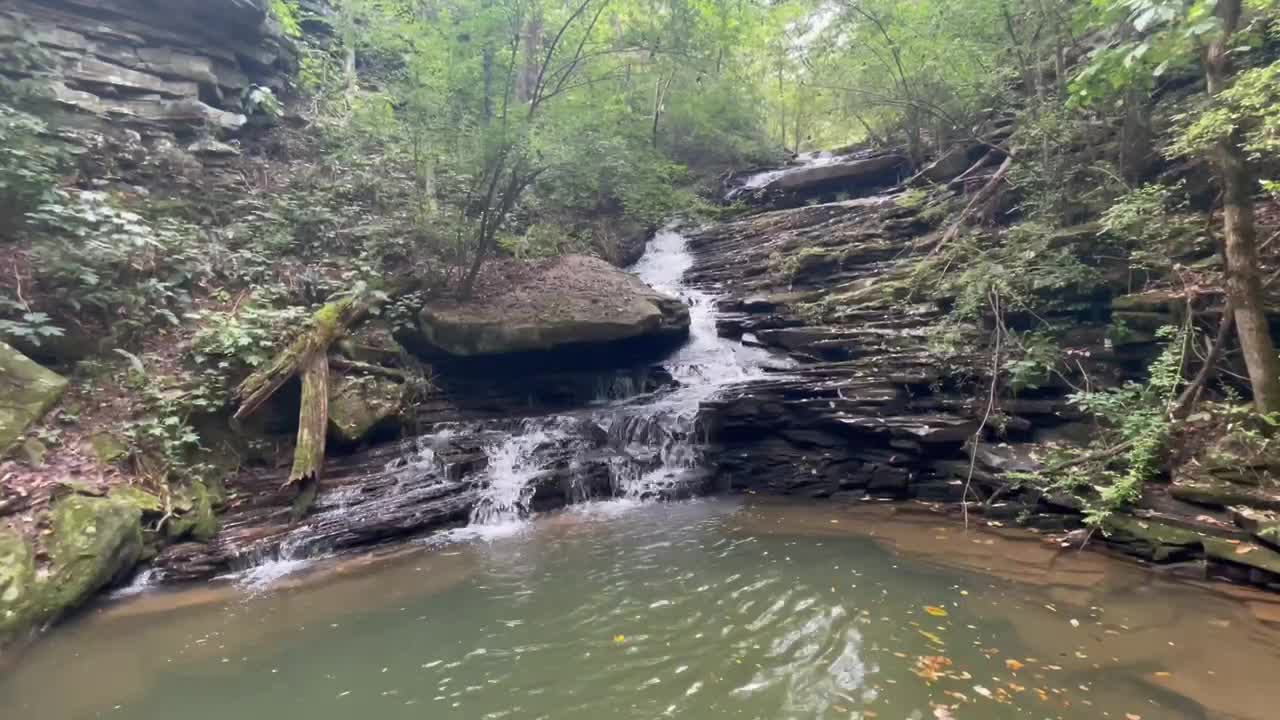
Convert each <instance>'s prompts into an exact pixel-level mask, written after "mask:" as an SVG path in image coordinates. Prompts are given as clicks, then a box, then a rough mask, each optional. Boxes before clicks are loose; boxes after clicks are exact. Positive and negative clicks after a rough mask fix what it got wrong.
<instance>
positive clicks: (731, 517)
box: [0, 499, 1280, 720]
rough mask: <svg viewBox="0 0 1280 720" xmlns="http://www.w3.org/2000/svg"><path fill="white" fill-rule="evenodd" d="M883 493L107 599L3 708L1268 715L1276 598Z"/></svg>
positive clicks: (578, 515) (722, 507)
mask: <svg viewBox="0 0 1280 720" xmlns="http://www.w3.org/2000/svg"><path fill="white" fill-rule="evenodd" d="M1229 592H1230V593H1234V594H1233V595H1232V594H1224V593H1223V591H1221V590H1217V589H1208V588H1204V587H1197V586H1194V585H1189V584H1186V583H1175V582H1172V581H1168V580H1163V579H1160V578H1158V577H1155V576H1153V574H1152V573H1150V572H1149V571H1146V570H1143V569H1141V568H1137V567H1134V566H1130V565H1128V564H1125V563H1122V562H1117V561H1113V560H1109V559H1107V558H1105V557H1103V556H1101V555H1098V554H1095V553H1081V552H1077V551H1075V550H1063V549H1060V548H1057V547H1054V546H1050V545H1047V544H1045V543H1044V542H1042V541H1040V540H1039V539H1037V538H1034V537H1028V536H1025V535H1021V534H1016V533H1011V532H1008V531H1003V530H998V529H997V530H992V529H982V530H979V529H977V528H971V529H969V530H968V531H966V530H965V529H964V528H962V527H960V526H958V525H956V524H954V523H952V522H950V521H947V520H944V519H942V518H940V517H936V516H931V515H927V514H919V513H910V512H898V511H895V510H893V509H890V508H888V507H886V506H879V505H875V506H839V505H834V504H824V505H816V504H793V503H782V502H763V501H755V500H750V499H749V500H746V501H736V500H700V501H693V502H685V503H668V504H639V503H635V502H614V503H603V504H594V505H585V506H581V507H578V508H572V509H570V510H567V511H564V512H561V513H557V514H553V515H549V516H546V517H542V518H539V519H537V520H535V521H534V522H531V523H529V524H528V525H527V526H526V527H525V528H524V529H523V530H522V531H521V532H519V533H516V534H513V535H511V536H508V537H502V538H498V539H493V540H487V541H465V542H459V541H454V542H450V543H445V544H439V543H437V544H435V545H432V544H423V545H419V546H415V547H412V548H407V549H401V550H398V551H396V552H393V553H384V554H382V555H371V556H366V557H361V558H355V559H346V560H342V561H331V562H328V563H318V564H316V565H315V566H313V567H312V568H311V572H310V573H307V572H304V573H301V574H297V575H294V576H290V577H289V578H287V579H285V580H283V581H281V582H280V583H279V584H276V585H274V586H270V587H267V588H265V589H263V588H261V587H260V586H255V587H254V588H252V589H251V588H248V587H246V586H245V585H244V584H235V583H225V584H221V585H210V586H201V587H199V588H194V589H189V590H184V591H181V592H176V593H151V594H143V595H140V596H136V597H133V598H129V599H125V600H119V601H116V602H113V603H109V604H106V605H104V606H102V607H99V608H97V609H95V610H93V611H91V612H89V613H87V614H85V615H83V616H82V617H80V618H78V619H77V620H75V621H73V622H70V623H67V624H65V625H63V626H61V627H59V628H58V629H56V630H55V631H54V632H52V633H50V634H49V635H48V636H47V637H46V638H44V639H43V640H42V641H41V642H40V643H38V644H37V645H36V646H35V647H33V648H32V649H30V650H29V651H28V652H27V653H26V654H25V656H24V657H22V658H21V660H20V661H19V662H18V663H17V664H16V665H15V666H14V667H12V668H10V669H9V670H7V671H6V672H5V674H4V675H3V676H0V708H4V711H5V712H4V717H13V718H33V719H34V718H38V719H39V720H81V719H86V718H99V717H103V718H114V717H119V718H130V719H131V720H153V719H155V720H159V719H161V718H163V719H165V720H168V719H170V718H174V717H180V718H183V720H205V719H206V718H207V719H210V720H212V719H213V718H218V719H219V720H225V718H293V717H298V718H303V717H305V718H308V719H309V720H325V719H328V718H334V719H337V718H342V719H343V720H350V718H367V719H369V720H373V719H375V718H376V719H379V720H383V719H385V720H398V719H400V718H405V719H407V718H414V719H419V718H467V719H470V720H479V719H485V718H580V719H583V720H588V719H590V720H599V719H600V718H644V719H646V720H652V719H654V718H664V717H674V718H729V717H732V718H760V719H762V720H764V719H770V720H773V719H783V718H877V717H878V718H886V719H887V718H894V719H895V720H896V719H899V718H922V719H924V720H947V719H948V718H974V719H977V718H982V719H999V718H1035V719H1037V720H1039V719H1040V718H1063V719H1074V718H1081V719H1083V718H1107V717H1110V718H1119V719H1131V718H1134V717H1138V718H1145V719H1147V720H1150V719H1153V718H1248V719H1257V720H1263V719H1264V718H1274V717H1276V714H1275V712H1274V710H1275V708H1276V707H1277V706H1280V687H1278V686H1277V683H1275V678H1276V677H1278V676H1280V633H1278V632H1277V631H1276V630H1275V629H1274V627H1273V626H1272V625H1269V624H1267V622H1265V620H1266V619H1267V618H1268V617H1272V616H1274V615H1276V614H1277V613H1276V609H1277V605H1276V604H1275V603H1274V600H1273V599H1272V598H1270V597H1268V596H1266V595H1262V594H1254V593H1251V592H1247V591H1243V590H1231V591H1229Z"/></svg>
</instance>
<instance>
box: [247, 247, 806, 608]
mask: <svg viewBox="0 0 1280 720" xmlns="http://www.w3.org/2000/svg"><path fill="white" fill-rule="evenodd" d="M692 264H693V258H692V257H691V255H690V254H689V252H688V250H687V248H686V242H685V238H684V236H683V235H681V234H680V232H679V231H678V230H676V229H675V228H667V229H664V230H662V231H660V232H659V233H657V235H656V236H655V237H654V239H653V240H652V241H651V242H650V244H649V247H648V249H647V251H646V253H645V255H644V256H643V257H642V258H641V260H640V261H639V262H638V263H637V264H636V265H635V266H634V267H633V268H632V272H634V273H635V274H636V275H637V276H638V277H639V278H640V279H642V280H643V281H645V282H646V283H648V284H649V285H651V286H652V287H654V288H655V289H657V290H659V291H661V292H664V293H667V294H669V295H674V296H678V297H680V298H681V299H683V300H684V301H685V302H686V303H687V304H688V306H689V308H690V331H689V339H688V341H687V342H686V343H685V344H684V345H683V346H682V347H681V348H680V349H678V350H677V351H676V352H675V353H674V354H672V355H671V356H670V357H669V358H668V359H667V360H666V361H665V362H664V363H663V371H664V372H662V373H649V372H648V369H646V370H645V371H644V372H641V371H639V370H637V369H634V368H633V369H630V370H626V371H620V372H617V373H614V374H611V375H602V376H601V377H600V378H599V379H598V381H597V385H596V387H595V393H594V394H595V400H594V401H592V402H589V403H588V404H586V405H585V406H584V407H582V408H581V409H578V410H574V411H570V412H562V413H555V414H546V415H539V416H534V417H528V418H524V419H519V420H513V419H511V418H501V419H490V420H476V421H457V422H454V423H450V424H448V425H442V426H437V427H436V429H435V431H434V432H433V433H431V434H429V435H424V436H420V437H418V438H415V439H412V440H406V441H404V442H402V443H401V444H400V445H399V446H398V447H395V448H387V451H388V452H387V454H386V456H385V457H386V458H387V460H386V461H385V464H384V465H383V466H382V467H380V468H379V467H376V466H373V465H369V464H368V463H369V459H361V460H358V461H357V462H356V465H357V469H356V470H355V472H360V473H364V474H366V476H367V477H373V478H377V479H378V480H377V482H376V483H375V484H376V486H377V488H378V489H377V490H376V491H374V492H372V493H371V492H369V490H370V483H369V482H368V480H367V479H366V480H365V481H362V482H361V483H359V484H355V485H349V486H346V487H339V488H332V489H328V490H326V491H325V492H323V493H321V494H320V496H319V497H318V498H317V499H316V503H315V505H314V506H313V508H312V512H311V513H310V514H309V515H308V517H307V519H306V521H305V522H303V523H301V524H296V525H294V524H291V525H288V526H287V527H286V528H285V529H284V530H283V531H282V532H281V534H279V535H274V536H270V537H268V538H267V539H265V540H263V541H261V542H253V543H252V544H251V545H250V549H249V550H248V551H246V552H244V553H242V555H240V556H239V557H237V558H236V560H235V565H236V566H238V567H239V568H240V571H239V572H238V573H237V575H238V576H239V577H240V578H241V581H242V582H243V583H244V584H246V585H248V586H250V587H251V588H260V587H267V586H270V585H272V584H273V583H274V582H275V581H276V580H277V579H279V578H280V577H282V576H285V575H289V574H292V573H294V572H296V571H297V570H299V569H301V568H303V567H306V566H307V565H308V564H309V563H310V562H311V561H312V560H313V559H314V558H316V557H317V556H321V555H324V554H327V553H329V552H332V551H334V550H340V549H342V548H344V547H347V546H350V545H352V544H360V543H361V542H365V541H367V540H363V541H362V540H359V539H356V538H353V537H352V536H351V535H350V533H349V529H350V528H349V526H350V525H351V523H350V522H348V520H349V519H350V518H351V517H353V516H359V517H363V518H368V517H375V518H381V517H384V515H387V514H388V512H389V511H390V512H389V515H390V516H393V517H400V518H401V519H402V520H404V521H405V522H406V523H407V524H406V526H405V527H404V528H403V529H404V530H409V529H412V528H413V527H414V526H415V523H416V522H417V520H416V519H415V518H416V517H417V516H416V515H415V514H414V512H404V511H405V510H407V509H411V508H418V509H421V508H423V507H432V508H435V510H433V512H440V513H442V514H441V518H442V519H443V518H445V517H447V516H448V512H449V509H448V508H447V507H446V508H445V509H444V510H441V509H440V507H441V506H440V505H439V503H440V502H441V498H442V497H451V498H456V502H457V507H458V508H459V512H463V513H468V514H467V515H466V517H467V519H468V525H467V527H466V528H465V529H459V530H457V531H455V532H453V533H451V535H450V537H480V538H497V537H502V536H504V535H507V534H510V533H512V532H514V531H517V530H519V529H521V528H524V527H526V523H525V520H526V519H527V518H528V516H529V515H530V514H531V513H532V512H533V509H534V507H535V505H537V503H538V501H539V497H540V492H543V491H546V493H547V496H548V497H549V498H551V499H552V503H551V504H553V505H554V504H557V503H562V502H564V501H565V500H566V499H567V500H568V501H570V502H577V501H582V500H586V499H590V498H600V497H606V496H610V495H612V496H613V497H616V498H624V499H631V500H644V499H650V498H668V497H676V496H679V495H682V494H686V493H688V492H690V491H691V490H692V489H693V486H694V483H695V482H696V481H697V480H698V479H699V478H700V477H701V475H700V474H699V473H698V468H699V466H700V460H701V446H702V443H701V442H700V437H699V429H700V428H699V412H700V409H701V407H702V405H703V404H704V403H705V402H707V401H708V400H711V399H713V398H715V397H716V396H717V394H719V393H721V392H723V391H724V390H725V389H726V388H728V387H730V386H733V385H735V384H740V383H744V382H748V381H751V380H753V379H757V378H762V377H764V375H765V373H766V371H767V370H768V369H770V368H771V367H772V368H777V367H778V366H779V363H780V360H779V359H778V358H776V357H774V356H772V355H770V354H769V353H768V352H767V351H764V350H761V349H757V348H751V347H747V346H744V345H742V344H741V343H739V342H736V341H733V340H728V339H725V338H721V337H720V336H719V335H718V334H717V332H716V319H717V311H716V298H715V296H714V295H712V294H711V293H708V292H706V291H705V290H703V289H699V288H693V287H689V286H686V285H685V284H684V280H683V278H684V274H685V272H686V271H687V270H688V269H689V268H690V267H691V266H692ZM649 376H666V377H665V378H664V380H669V381H670V382H669V383H668V384H667V385H666V386H665V387H662V388H661V389H657V390H655V389H654V385H653V384H652V383H651V382H649V381H648V377H649ZM393 453H394V454H393ZM375 457H376V456H375ZM366 468H367V469H366ZM331 469H336V470H337V471H338V472H340V473H341V472H344V470H342V469H341V468H331ZM347 472H350V470H347ZM450 488H452V489H450ZM464 488H465V489H464ZM451 493H452V494H451ZM433 503H435V504H434V505H433ZM468 507H469V508H470V510H469V511H468V510H467V509H466V508H468ZM397 512H399V513H401V514H397ZM415 512H416V511H415ZM401 530H402V528H401V527H400V526H398V525H396V524H395V522H391V523H389V524H386V525H382V524H378V523H374V524H373V525H372V526H371V527H369V526H368V524H367V523H366V524H365V525H364V530H363V532H364V533H366V535H372V536H375V537H376V536H378V535H380V534H383V533H385V534H386V535H387V536H392V535H395V534H398V533H400V532H401Z"/></svg>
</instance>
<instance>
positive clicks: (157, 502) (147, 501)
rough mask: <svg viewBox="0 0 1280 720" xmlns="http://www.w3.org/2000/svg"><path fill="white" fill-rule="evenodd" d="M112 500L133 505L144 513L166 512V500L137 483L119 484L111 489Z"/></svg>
mask: <svg viewBox="0 0 1280 720" xmlns="http://www.w3.org/2000/svg"><path fill="white" fill-rule="evenodd" d="M108 497H110V498H111V499H112V500H115V501H117V502H122V503H125V504H128V505H132V506H134V507H136V508H138V510H139V511H140V512H142V513H143V514H144V515H146V514H156V513H163V512H164V501H163V500H161V499H160V498H159V497H157V496H156V495H155V494H154V493H149V492H147V491H146V490H143V489H142V488H140V487H137V486H135V485H118V486H116V487H114V488H112V489H111V493H110V495H108Z"/></svg>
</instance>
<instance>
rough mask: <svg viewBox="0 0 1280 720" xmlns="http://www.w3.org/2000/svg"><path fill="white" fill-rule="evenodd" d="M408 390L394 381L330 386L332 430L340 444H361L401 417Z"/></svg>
mask: <svg viewBox="0 0 1280 720" xmlns="http://www.w3.org/2000/svg"><path fill="white" fill-rule="evenodd" d="M404 394H405V386H404V385H402V384H400V383H398V382H395V381H394V380H391V379H390V378H374V377H341V378H334V379H332V380H331V381H330V384H329V427H330V432H331V433H332V435H333V436H334V438H335V439H336V440H338V441H339V442H343V443H348V444H354V443H357V442H360V441H361V440H363V439H364V438H365V437H367V436H368V435H369V433H370V432H372V431H373V429H374V428H376V427H378V426H379V425H382V424H384V423H388V422H392V421H393V420H394V419H395V418H397V417H398V416H399V415H400V410H401V408H402V406H403V404H404Z"/></svg>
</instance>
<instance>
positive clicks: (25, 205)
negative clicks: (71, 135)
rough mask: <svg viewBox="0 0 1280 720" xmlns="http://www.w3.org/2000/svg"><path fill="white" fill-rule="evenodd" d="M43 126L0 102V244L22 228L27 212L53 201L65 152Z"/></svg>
mask: <svg viewBox="0 0 1280 720" xmlns="http://www.w3.org/2000/svg"><path fill="white" fill-rule="evenodd" d="M48 132H49V131H48V128H47V127H46V125H45V123H44V122H43V121H42V120H40V119H39V118H36V117H35V116H33V115H30V114H28V113H25V112H21V111H19V110H16V109H14V108H12V107H10V106H8V105H5V104H3V103H0V241H3V240H11V239H14V238H15V237H16V236H17V234H18V233H19V232H20V231H21V230H22V229H23V228H25V227H26V224H27V213H29V212H30V211H32V210H34V209H35V208H37V207H39V206H40V205H41V204H43V203H47V202H50V201H53V200H54V199H55V197H54V190H55V188H56V187H57V184H58V179H59V173H60V170H61V169H62V167H63V165H64V164H65V152H64V151H63V149H62V148H61V146H60V145H59V144H58V143H57V141H56V140H53V139H51V138H50V137H49V136H48Z"/></svg>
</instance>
